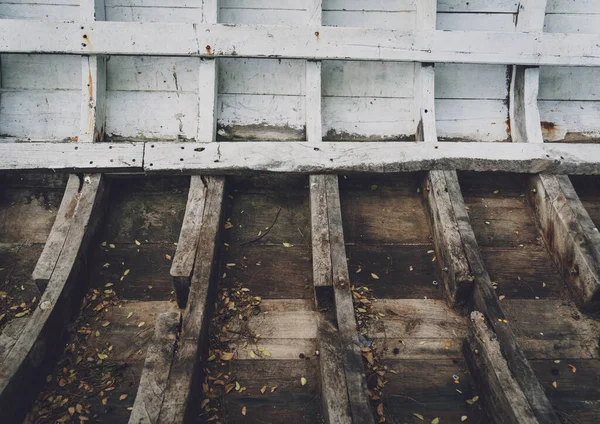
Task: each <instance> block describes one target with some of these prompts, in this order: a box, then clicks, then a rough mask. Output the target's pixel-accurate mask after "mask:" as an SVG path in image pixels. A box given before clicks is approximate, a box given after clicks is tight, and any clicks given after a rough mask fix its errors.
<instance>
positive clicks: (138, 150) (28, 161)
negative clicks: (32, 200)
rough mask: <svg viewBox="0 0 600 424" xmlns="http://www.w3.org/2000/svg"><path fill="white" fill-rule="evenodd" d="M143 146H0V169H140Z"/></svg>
mask: <svg viewBox="0 0 600 424" xmlns="http://www.w3.org/2000/svg"><path fill="white" fill-rule="evenodd" d="M143 160H144V144H143V143H114V144H113V143H82V144H74V143H0V170H1V171H10V170H36V169H37V170H42V169H44V170H48V171H50V170H52V171H84V170H85V171H94V170H103V171H107V170H109V169H114V170H125V169H128V170H141V169H142V164H143Z"/></svg>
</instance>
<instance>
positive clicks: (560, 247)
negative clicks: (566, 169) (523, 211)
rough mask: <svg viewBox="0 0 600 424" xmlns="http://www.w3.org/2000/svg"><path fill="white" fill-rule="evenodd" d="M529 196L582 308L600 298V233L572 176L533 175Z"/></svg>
mask: <svg viewBox="0 0 600 424" xmlns="http://www.w3.org/2000/svg"><path fill="white" fill-rule="evenodd" d="M530 184H531V188H532V190H530V197H531V200H532V203H533V205H534V207H535V212H536V216H537V219H538V221H539V223H540V226H541V230H542V234H543V236H544V240H545V241H546V243H547V244H548V246H549V247H550V253H551V254H552V255H553V257H554V261H555V262H556V264H557V265H558V268H559V269H560V271H561V273H562V275H563V277H564V279H565V281H567V283H568V285H569V289H570V291H571V293H572V294H573V297H574V298H575V300H576V301H577V304H578V306H579V307H580V308H583V309H593V308H597V307H598V302H600V294H599V293H600V234H599V233H598V231H596V227H595V225H594V223H593V222H592V220H591V218H590V216H589V215H588V213H587V211H586V210H585V208H584V207H583V204H582V203H581V200H579V197H578V196H577V193H576V192H575V189H574V188H573V184H571V181H570V180H569V177H567V176H565V175H547V174H541V175H537V176H535V177H532V180H531V183H530Z"/></svg>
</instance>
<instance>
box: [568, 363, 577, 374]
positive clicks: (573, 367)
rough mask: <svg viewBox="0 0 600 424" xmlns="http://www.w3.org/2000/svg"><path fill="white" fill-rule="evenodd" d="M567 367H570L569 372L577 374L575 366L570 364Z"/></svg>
mask: <svg viewBox="0 0 600 424" xmlns="http://www.w3.org/2000/svg"><path fill="white" fill-rule="evenodd" d="M567 365H569V367H571V371H573V372H574V373H576V372H577V368H576V367H575V365H571V364H567Z"/></svg>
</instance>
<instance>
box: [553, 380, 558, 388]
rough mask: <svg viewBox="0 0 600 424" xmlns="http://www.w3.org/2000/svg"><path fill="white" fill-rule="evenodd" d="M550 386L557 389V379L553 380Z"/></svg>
mask: <svg viewBox="0 0 600 424" xmlns="http://www.w3.org/2000/svg"><path fill="white" fill-rule="evenodd" d="M552 387H554V388H555V389H558V382H557V381H553V382H552Z"/></svg>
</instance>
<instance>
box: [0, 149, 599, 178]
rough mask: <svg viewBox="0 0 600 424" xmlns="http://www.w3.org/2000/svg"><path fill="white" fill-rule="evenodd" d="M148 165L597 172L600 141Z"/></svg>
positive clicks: (159, 154)
mask: <svg viewBox="0 0 600 424" xmlns="http://www.w3.org/2000/svg"><path fill="white" fill-rule="evenodd" d="M44 146H46V147H45V148H48V145H44ZM484 146H485V147H484ZM39 148H43V147H42V146H40V147H39ZM2 150H7V151H9V152H10V153H12V154H15V155H16V152H12V151H11V150H12V149H7V148H6V147H5V146H3V145H1V144H0V153H1V152H2ZM265 152H268V154H265ZM0 157H1V156H0ZM13 161H14V162H17V163H18V160H16V159H13ZM144 163H145V170H146V171H148V172H153V171H171V172H172V171H179V172H191V171H193V172H208V173H243V172H246V171H269V172H302V173H319V172H376V173H385V172H405V171H408V172H411V171H418V170H452V169H459V170H471V171H485V170H488V171H507V172H519V173H539V172H548V173H563V174H596V173H600V145H589V144H588V145H585V146H581V145H577V144H552V145H546V144H541V143H540V144H529V143H518V144H517V143H512V144H509V143H486V144H482V143H394V142H365V143H352V142H350V143H344V142H332V143H320V144H319V146H318V147H315V146H313V145H311V144H307V143H303V142H286V143H269V142H247V143H204V144H190V143H187V144H181V143H149V145H148V146H147V148H146V151H145V162H144ZM13 167H14V165H13ZM0 169H2V166H1V164H0Z"/></svg>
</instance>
